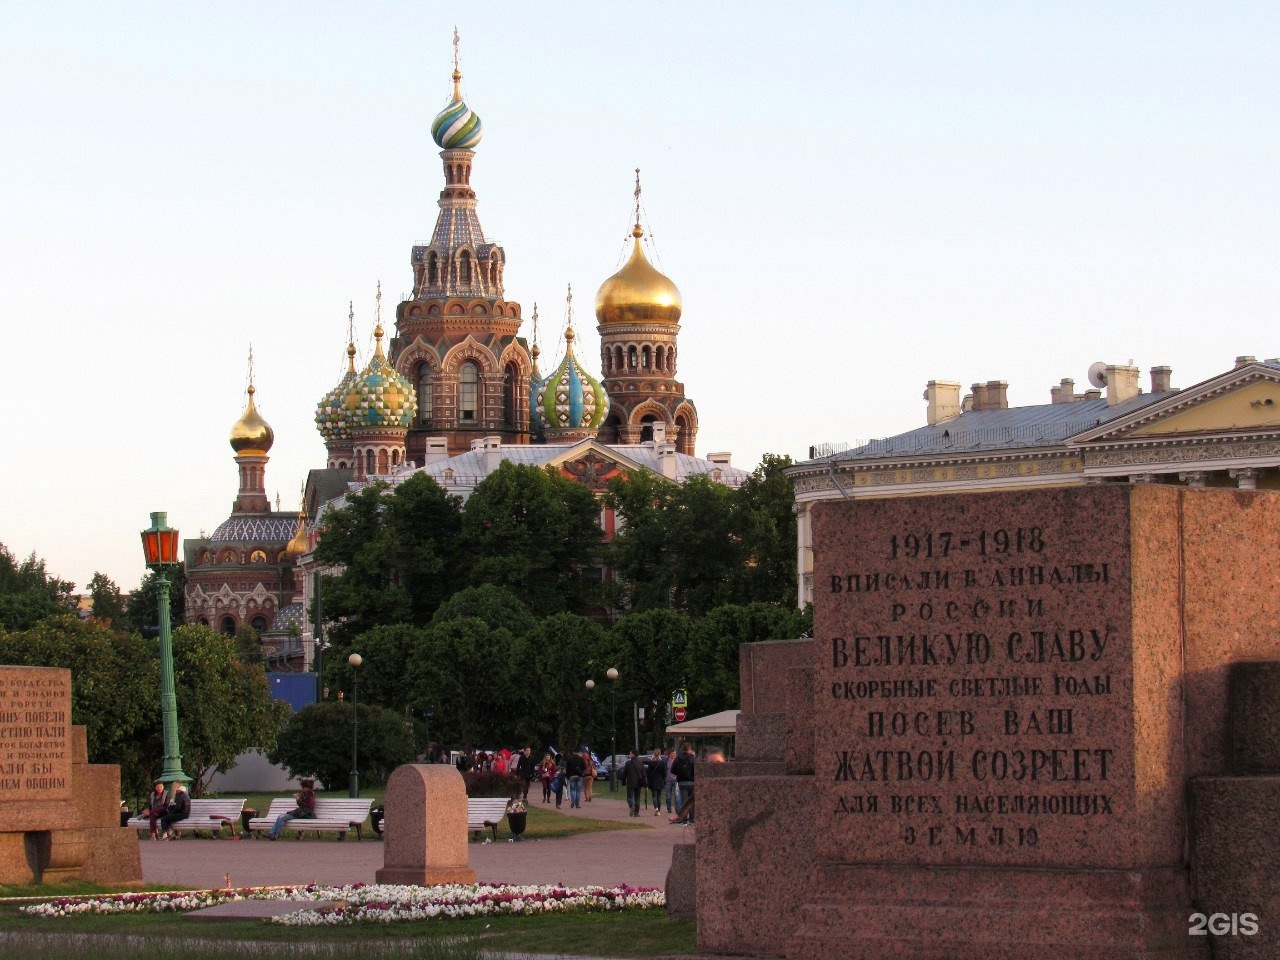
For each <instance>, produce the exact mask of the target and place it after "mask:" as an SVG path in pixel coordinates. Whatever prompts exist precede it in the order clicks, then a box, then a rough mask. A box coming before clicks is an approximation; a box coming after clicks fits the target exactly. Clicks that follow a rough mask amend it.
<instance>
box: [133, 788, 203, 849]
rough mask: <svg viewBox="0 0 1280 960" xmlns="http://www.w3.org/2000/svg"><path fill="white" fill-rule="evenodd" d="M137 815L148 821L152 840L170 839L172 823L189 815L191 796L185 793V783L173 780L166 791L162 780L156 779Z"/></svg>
mask: <svg viewBox="0 0 1280 960" xmlns="http://www.w3.org/2000/svg"><path fill="white" fill-rule="evenodd" d="M138 816H139V817H146V818H147V820H148V821H149V822H150V825H151V839H152V840H172V839H173V838H174V832H173V825H174V824H175V823H179V822H181V821H183V820H185V819H187V817H189V816H191V797H190V796H188V795H187V788H186V785H185V784H183V783H181V782H180V781H177V780H175V781H174V782H173V786H172V787H170V788H169V790H168V791H166V790H165V788H164V781H163V780H157V781H156V782H155V786H153V787H152V788H151V793H150V794H149V795H148V796H147V803H146V805H145V806H144V807H143V808H142V812H141V813H139V814H138Z"/></svg>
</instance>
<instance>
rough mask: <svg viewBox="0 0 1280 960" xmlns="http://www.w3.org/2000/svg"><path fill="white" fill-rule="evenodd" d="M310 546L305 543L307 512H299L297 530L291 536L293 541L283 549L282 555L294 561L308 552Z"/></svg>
mask: <svg viewBox="0 0 1280 960" xmlns="http://www.w3.org/2000/svg"><path fill="white" fill-rule="evenodd" d="M310 549H311V544H310V543H308V542H307V512H306V511H305V510H300V511H299V512H298V529H297V530H296V531H295V532H294V534H293V539H292V540H290V541H289V543H288V544H287V545H286V546H285V548H284V555H285V556H286V557H288V558H289V559H290V560H296V559H298V557H300V556H302V555H303V554H304V553H306V552H307V551H308V550H310Z"/></svg>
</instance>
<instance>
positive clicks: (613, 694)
mask: <svg viewBox="0 0 1280 960" xmlns="http://www.w3.org/2000/svg"><path fill="white" fill-rule="evenodd" d="M604 675H605V676H606V677H608V678H609V733H610V740H611V746H610V747H609V751H610V752H609V792H610V793H615V792H616V791H617V789H618V677H619V676H621V674H619V673H618V668H617V667H610V668H609V669H608V670H606V671H605V672H604Z"/></svg>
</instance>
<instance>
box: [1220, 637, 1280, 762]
mask: <svg viewBox="0 0 1280 960" xmlns="http://www.w3.org/2000/svg"><path fill="white" fill-rule="evenodd" d="M1228 682H1229V684H1230V687H1229V689H1230V691H1231V703H1230V708H1229V709H1230V711H1231V714H1230V716H1231V719H1230V732H1231V772H1232V773H1236V774H1258V773H1280V661H1276V660H1268V661H1259V662H1253V663H1236V664H1233V665H1232V666H1231V672H1230V679H1229V681H1228Z"/></svg>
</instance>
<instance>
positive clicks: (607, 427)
mask: <svg viewBox="0 0 1280 960" xmlns="http://www.w3.org/2000/svg"><path fill="white" fill-rule="evenodd" d="M621 427H622V420H621V419H619V417H618V415H617V414H616V413H611V414H609V416H608V417H607V418H606V419H605V421H604V425H603V426H602V427H601V428H600V442H601V443H619V442H621V437H620V434H619V430H620V429H621Z"/></svg>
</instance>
